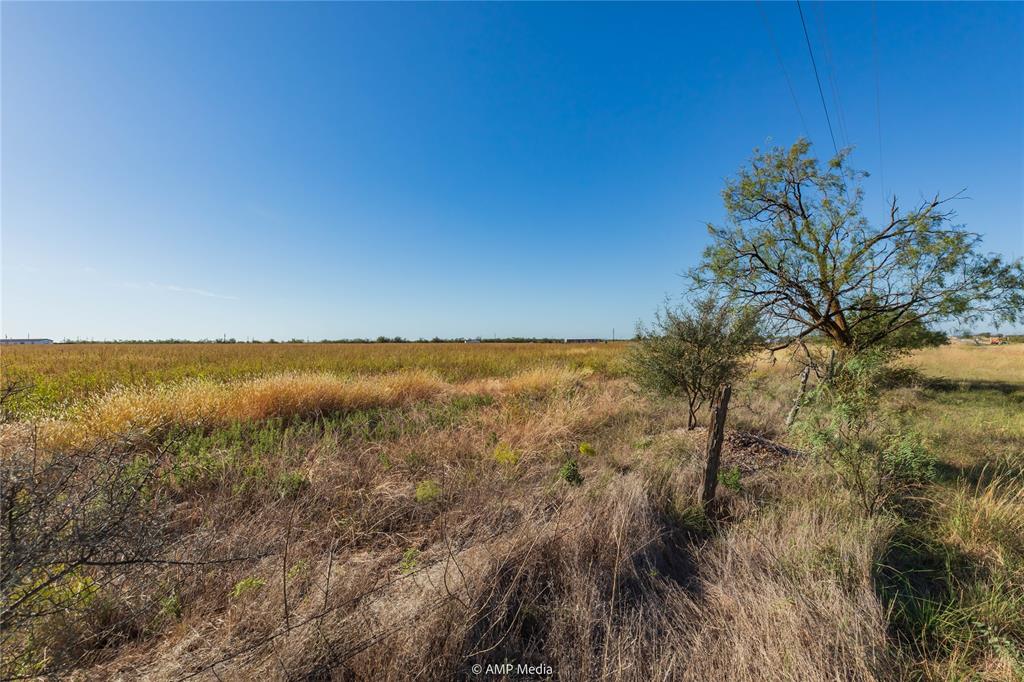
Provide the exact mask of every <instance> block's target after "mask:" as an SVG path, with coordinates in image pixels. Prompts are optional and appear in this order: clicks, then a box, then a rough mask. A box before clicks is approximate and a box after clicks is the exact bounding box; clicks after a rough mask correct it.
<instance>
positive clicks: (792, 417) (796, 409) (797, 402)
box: [786, 365, 811, 429]
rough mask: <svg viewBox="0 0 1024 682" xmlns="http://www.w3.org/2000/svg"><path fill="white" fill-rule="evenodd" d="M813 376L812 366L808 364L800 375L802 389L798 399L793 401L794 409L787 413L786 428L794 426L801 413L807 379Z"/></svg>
mask: <svg viewBox="0 0 1024 682" xmlns="http://www.w3.org/2000/svg"><path fill="white" fill-rule="evenodd" d="M810 376H811V366H810V365H807V366H806V367H804V371H803V374H801V375H800V390H799V391H797V394H796V399H795V400H794V401H793V409H791V410H790V411H789V414H788V415H786V428H787V429H788V428H789V427H791V426H793V422H795V421H796V416H797V414H799V413H800V405H801V404H802V403H803V401H804V394H805V393H806V392H807V379H808V377H810Z"/></svg>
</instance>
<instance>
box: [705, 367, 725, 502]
mask: <svg viewBox="0 0 1024 682" xmlns="http://www.w3.org/2000/svg"><path fill="white" fill-rule="evenodd" d="M731 395H732V386H729V385H728V384H727V385H725V386H722V388H721V390H720V392H719V393H718V394H717V395H716V396H715V401H714V403H713V404H712V406H711V426H710V428H708V448H707V465H706V467H705V469H704V495H703V498H702V500H701V501H702V502H703V504H704V510H705V511H710V510H711V507H712V505H713V504H714V502H715V490H716V489H717V488H718V467H719V464H720V463H721V461H722V444H723V443H724V441H725V419H726V417H727V416H728V414H729V396H731Z"/></svg>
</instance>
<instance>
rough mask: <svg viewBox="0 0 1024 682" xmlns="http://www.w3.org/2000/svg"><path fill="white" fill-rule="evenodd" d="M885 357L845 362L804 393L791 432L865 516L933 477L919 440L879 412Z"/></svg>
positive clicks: (861, 357) (876, 353)
mask: <svg viewBox="0 0 1024 682" xmlns="http://www.w3.org/2000/svg"><path fill="white" fill-rule="evenodd" d="M890 357H891V356H890V355H889V354H886V353H884V352H881V351H878V350H876V351H867V352H864V353H861V354H857V355H854V356H852V357H850V358H848V359H845V360H844V361H843V362H842V363H841V364H840V365H839V366H838V367H837V368H836V371H835V374H834V375H833V377H832V378H831V379H830V380H828V381H823V382H822V383H821V384H819V385H818V386H817V387H816V388H815V389H814V390H813V391H812V392H811V393H810V394H809V396H808V404H809V409H807V410H806V411H805V412H804V413H803V414H802V419H801V422H800V423H799V424H798V430H797V431H798V433H799V434H800V436H802V438H803V440H804V442H805V443H806V444H807V446H808V447H809V448H810V450H811V452H813V453H814V454H815V455H816V456H817V457H818V458H819V459H821V460H822V461H824V462H826V463H827V464H828V465H829V466H830V467H831V468H832V469H833V470H834V471H835V472H836V473H837V474H838V475H839V477H840V479H841V480H842V481H843V483H844V484H845V485H846V487H847V488H848V489H849V490H850V491H851V493H852V494H853V495H854V498H855V499H856V500H857V502H858V503H859V504H860V506H861V507H862V508H863V510H864V512H865V513H867V514H868V515H873V514H875V513H876V512H878V511H879V510H880V509H881V508H882V507H883V506H884V505H886V504H887V503H889V502H892V501H895V499H896V498H897V497H898V496H899V495H900V494H901V493H902V492H904V491H905V490H907V489H908V488H910V487H913V486H915V485H917V484H920V483H922V482H924V481H926V480H929V479H930V478H932V476H933V475H934V459H933V457H932V456H931V454H930V453H929V452H928V451H927V450H926V448H925V447H924V444H923V442H922V441H921V438H920V437H919V436H918V435H917V434H916V433H914V432H913V431H908V430H906V427H905V425H904V424H903V423H901V421H900V419H899V418H898V415H896V414H893V413H891V412H888V411H886V410H885V409H883V408H882V407H881V391H882V386H883V382H884V380H885V377H886V376H887V373H888V369H889V365H888V360H889V358H890Z"/></svg>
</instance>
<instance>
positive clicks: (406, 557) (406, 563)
mask: <svg viewBox="0 0 1024 682" xmlns="http://www.w3.org/2000/svg"><path fill="white" fill-rule="evenodd" d="M419 556H420V551H419V550H418V549H416V548H415V547H409V548H408V549H406V550H405V552H404V553H403V554H402V560H401V561H400V562H399V563H398V570H400V571H401V572H402V575H409V574H410V573H412V572H413V571H415V570H416V567H417V565H418V564H419Z"/></svg>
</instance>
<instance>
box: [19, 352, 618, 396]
mask: <svg viewBox="0 0 1024 682" xmlns="http://www.w3.org/2000/svg"><path fill="white" fill-rule="evenodd" d="M622 346H623V344H622V343H618V344H614V343H601V344H506V343H486V344H485V343H479V344H473V343H467V344H458V343H456V344H447V343H446V344H436V343H336V344H331V343H315V344H312V343H311V344H303V343H274V344H267V343H261V344H212V343H205V344H198V343H197V344H158V345H157V344H106V343H96V344H69V345H64V344H54V345H50V346H5V347H4V348H3V349H2V351H0V370H2V372H3V374H4V376H5V377H7V378H16V379H24V380H26V381H29V382H31V384H32V391H31V392H30V393H29V394H27V395H24V396H21V397H20V398H19V400H18V401H17V402H16V403H15V405H14V406H13V409H14V410H16V411H18V412H22V413H24V412H29V411H42V410H47V409H51V408H54V407H60V406H63V405H65V404H66V403H68V402H69V401H73V400H76V399H79V398H82V397H85V396H88V395H94V394H96V393H101V392H103V391H106V390H109V389H111V388H115V387H123V386H155V385H159V384H166V383H169V382H175V381H181V380H183V379H208V380H211V381H217V382H223V381H230V380H235V379H245V378H252V377H257V376H263V375H266V374H268V373H275V372H289V371H292V372H294V371H303V372H330V373H332V374H338V375H342V376H349V375H356V374H387V373H393V372H397V371H401V370H408V369H421V370H429V371H431V372H434V373H436V374H437V375H438V376H440V377H442V378H444V379H447V380H450V381H464V380H467V379H478V378H485V377H502V376H508V375H510V374H514V373H516V372H520V371H522V370H524V369H532V368H535V367H540V366H549V365H551V364H557V365H559V366H561V367H570V368H577V369H581V368H589V369H593V370H596V371H598V372H601V373H615V372H617V371H618V370H619V369H620V364H621V363H620V360H621V351H622Z"/></svg>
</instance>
